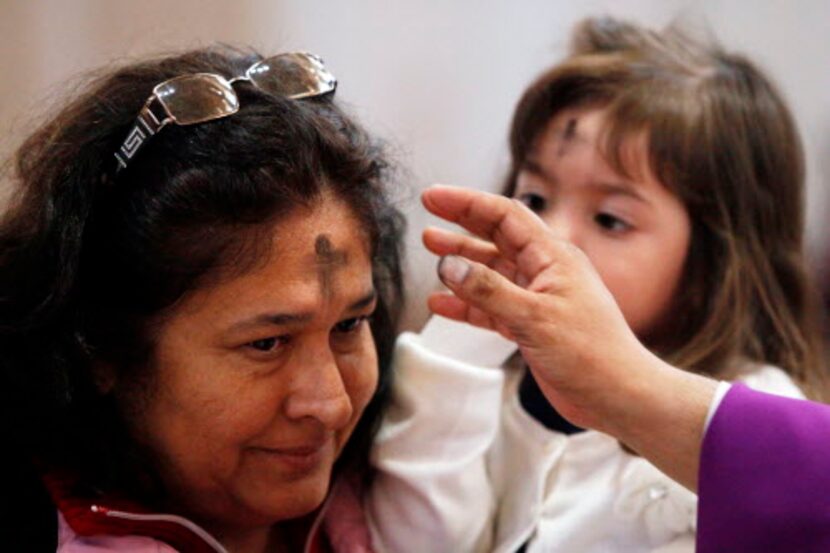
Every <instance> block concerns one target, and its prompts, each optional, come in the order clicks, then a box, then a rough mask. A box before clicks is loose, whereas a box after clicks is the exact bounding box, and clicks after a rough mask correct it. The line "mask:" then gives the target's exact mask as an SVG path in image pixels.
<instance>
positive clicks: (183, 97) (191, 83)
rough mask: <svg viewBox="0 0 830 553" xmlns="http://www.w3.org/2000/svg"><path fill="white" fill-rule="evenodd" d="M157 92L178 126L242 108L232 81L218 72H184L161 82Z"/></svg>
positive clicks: (234, 111)
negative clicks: (212, 73) (179, 75)
mask: <svg viewBox="0 0 830 553" xmlns="http://www.w3.org/2000/svg"><path fill="white" fill-rule="evenodd" d="M154 92H155V94H156V97H157V98H158V99H159V101H160V102H161V103H162V105H163V106H164V108H165V109H166V110H167V113H168V114H170V115H171V116H172V117H174V118H175V120H176V123H178V124H179V125H192V124H194V123H201V122H203V121H210V120H211V119H218V118H219V117H225V116H228V115H231V114H233V113H236V111H237V110H238V109H239V101H238V99H237V97H236V93H235V92H234V91H233V88H232V87H231V85H230V83H228V81H226V80H225V79H223V78H222V77H220V76H218V75H210V74H195V75H185V76H182V77H178V78H175V79H170V80H169V81H165V82H163V83H161V84H160V85H158V86H157V87H156V88H155V89H154Z"/></svg>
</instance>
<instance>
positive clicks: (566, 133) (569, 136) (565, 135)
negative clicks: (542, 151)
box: [556, 117, 576, 157]
mask: <svg viewBox="0 0 830 553" xmlns="http://www.w3.org/2000/svg"><path fill="white" fill-rule="evenodd" d="M575 136H576V117H571V118H570V119H568V123H567V125H565V130H563V131H562V132H560V133H558V138H559V140H560V141H561V142H560V143H559V149H558V150H557V152H556V154H557V155H558V156H559V157H562V156H564V155H565V152H566V150H567V148H568V144H569V143H570V142H571V141H572V140H573V138H574V137H575Z"/></svg>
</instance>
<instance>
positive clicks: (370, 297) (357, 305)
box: [348, 288, 378, 311]
mask: <svg viewBox="0 0 830 553" xmlns="http://www.w3.org/2000/svg"><path fill="white" fill-rule="evenodd" d="M377 297H378V293H377V290H375V289H374V288H373V289H372V291H371V292H369V293H368V294H366V295H364V296H363V297H362V298H360V299H359V300H357V301H356V302H354V303H352V304H351V305H350V306H349V307H348V311H360V310H362V309H365V308H367V307H369V306H370V305H372V303H373V302H374V301H375V300H376V299H377Z"/></svg>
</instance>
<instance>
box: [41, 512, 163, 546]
mask: <svg viewBox="0 0 830 553" xmlns="http://www.w3.org/2000/svg"><path fill="white" fill-rule="evenodd" d="M109 552H118V553H176V550H175V549H173V548H172V547H170V546H169V545H167V544H166V543H164V542H161V541H158V540H156V539H153V538H150V537H147V536H113V535H96V536H81V535H78V534H76V533H75V532H74V531H73V530H72V527H71V526H69V524H68V523H67V522H66V519H65V518H64V517H63V515H62V514H59V516H58V549H57V551H56V553H109Z"/></svg>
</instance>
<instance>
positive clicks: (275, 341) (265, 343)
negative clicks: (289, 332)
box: [245, 336, 288, 352]
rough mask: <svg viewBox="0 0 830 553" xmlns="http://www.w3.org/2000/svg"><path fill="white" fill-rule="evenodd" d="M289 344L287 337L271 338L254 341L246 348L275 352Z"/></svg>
mask: <svg viewBox="0 0 830 553" xmlns="http://www.w3.org/2000/svg"><path fill="white" fill-rule="evenodd" d="M287 342H288V337H286V336H271V337H270V338H262V339H260V340H254V341H253V342H248V343H247V344H245V346H246V347H249V348H251V349H255V350H257V351H262V352H273V351H276V350H277V349H279V348H280V347H282V346H283V345H285V344H286V343H287Z"/></svg>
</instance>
